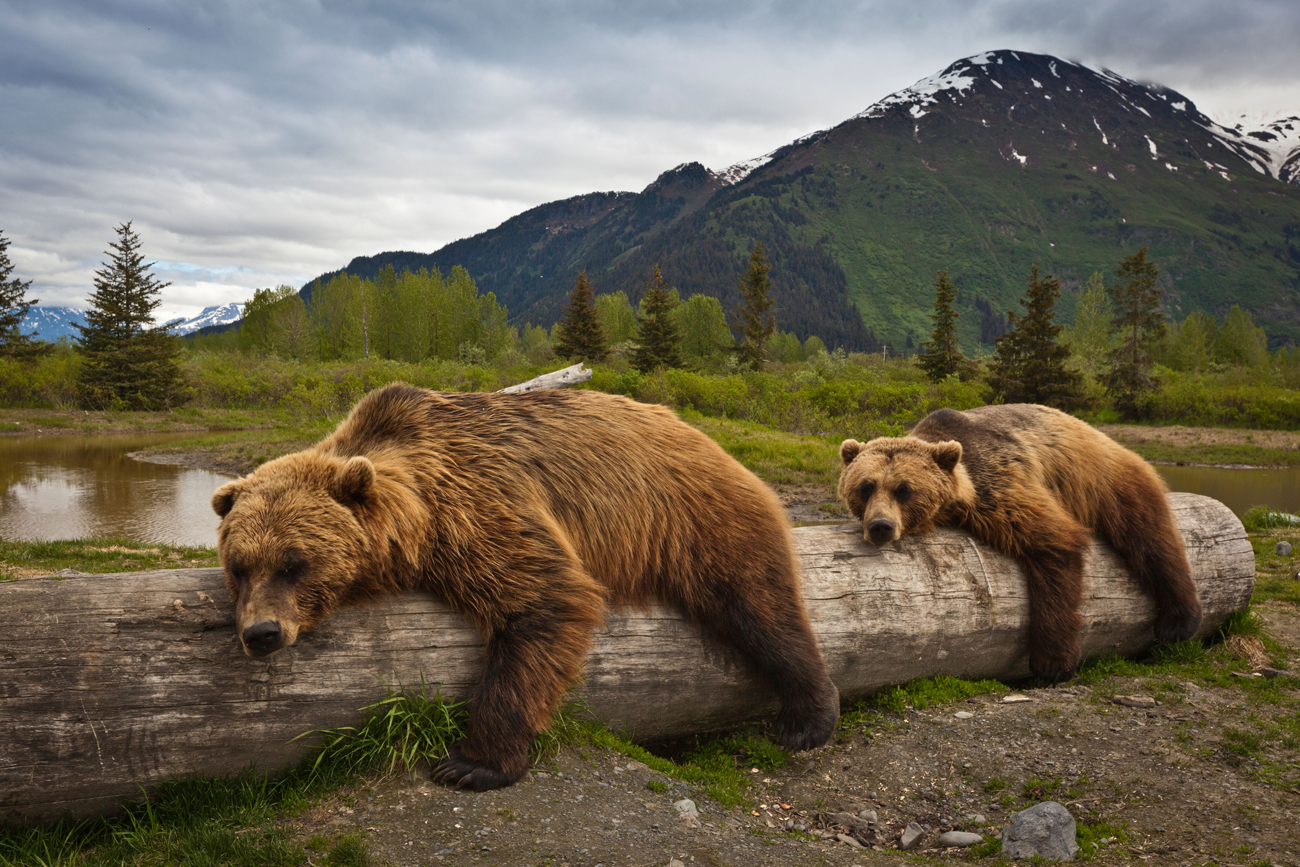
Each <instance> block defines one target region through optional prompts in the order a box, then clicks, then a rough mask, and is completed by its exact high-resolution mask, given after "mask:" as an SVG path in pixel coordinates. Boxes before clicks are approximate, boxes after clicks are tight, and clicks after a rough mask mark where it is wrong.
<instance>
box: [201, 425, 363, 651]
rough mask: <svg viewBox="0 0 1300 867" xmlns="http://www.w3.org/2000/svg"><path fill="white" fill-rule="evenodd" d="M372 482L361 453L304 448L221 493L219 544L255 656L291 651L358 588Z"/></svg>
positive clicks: (247, 647) (246, 642)
mask: <svg viewBox="0 0 1300 867" xmlns="http://www.w3.org/2000/svg"><path fill="white" fill-rule="evenodd" d="M374 486H375V468H374V465H372V464H371V462H370V461H369V460H367V459H366V458H364V457H354V458H350V459H347V460H344V459H342V458H336V457H327V456H324V455H321V454H320V453H318V452H310V451H308V452H299V453H297V454H292V455H286V456H285V457H282V458H278V459H276V460H274V461H270V462H268V463H266V464H264V465H263V466H261V467H260V468H258V469H257V471H255V472H254V473H252V474H251V475H248V476H245V477H244V478H242V479H238V480H236V481H233V482H231V483H230V484H228V485H224V486H222V487H221V488H218V489H217V491H216V493H214V494H213V495H212V509H213V511H215V512H216V513H217V514H218V515H220V516H221V526H220V527H219V529H218V531H217V548H218V551H219V553H220V555H221V563H222V565H223V566H224V567H225V570H226V586H227V587H228V588H229V590H230V596H231V598H232V599H233V600H234V601H235V629H236V631H237V632H238V634H239V639H240V641H241V642H242V644H243V646H244V652H245V653H247V654H248V655H249V656H267V655H269V654H272V653H275V652H276V651H277V650H280V649H282V648H285V647H288V646H289V645H291V644H293V643H294V641H296V640H297V638H298V633H299V632H301V631H303V630H306V629H310V628H311V627H313V626H315V625H316V624H317V623H319V622H320V621H321V620H323V619H324V618H325V617H326V616H327V615H328V614H329V613H330V612H331V611H333V610H334V609H336V608H338V607H340V606H341V605H344V604H347V603H349V602H352V601H355V599H354V597H355V596H357V595H358V593H359V592H360V591H361V590H362V581H361V575H360V570H361V567H362V564H363V563H364V562H365V557H364V556H363V555H364V552H365V550H366V547H367V543H366V539H367V537H366V534H365V533H364V532H363V528H362V525H361V522H360V520H359V519H358V515H357V511H358V510H359V509H361V508H364V506H365V504H366V502H367V500H368V498H369V497H370V496H371V495H372V493H373V489H374Z"/></svg>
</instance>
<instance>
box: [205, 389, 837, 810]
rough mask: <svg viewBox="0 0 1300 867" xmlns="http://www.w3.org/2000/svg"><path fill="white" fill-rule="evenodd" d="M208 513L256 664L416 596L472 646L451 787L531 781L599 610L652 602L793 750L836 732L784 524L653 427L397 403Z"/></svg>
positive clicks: (702, 457)
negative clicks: (727, 652) (305, 637)
mask: <svg viewBox="0 0 1300 867" xmlns="http://www.w3.org/2000/svg"><path fill="white" fill-rule="evenodd" d="M212 506H213V509H214V510H215V511H216V513H217V514H218V515H220V516H221V519H222V520H221V525H220V529H219V531H218V539H219V541H218V547H219V551H220V554H221V561H222V563H223V565H224V566H225V571H226V582H227V584H228V586H229V588H230V593H231V597H232V598H233V599H234V600H235V601H236V607H235V611H236V616H235V623H236V629H237V630H238V633H239V636H240V639H241V641H242V642H243V646H244V649H245V652H246V653H248V654H249V655H250V656H265V655H267V654H271V653H275V652H276V651H278V650H280V649H282V648H285V647H287V646H289V645H291V644H293V642H294V640H295V639H296V638H297V636H298V634H299V633H300V632H301V631H303V630H306V629H310V628H311V627H312V626H314V625H316V624H318V623H320V622H321V620H322V619H323V618H325V617H327V616H328V615H329V614H330V612H332V611H334V610H335V609H337V608H339V607H341V606H344V605H351V604H354V603H358V602H361V601H363V600H365V599H368V598H372V597H376V596H380V595H385V594H394V593H403V592H406V591H409V590H417V589H419V590H425V591H429V592H431V593H434V594H435V595H437V596H439V597H441V598H442V599H444V600H445V601H446V602H447V603H448V604H449V605H450V606H451V607H452V608H453V609H455V610H456V611H459V612H461V613H462V614H464V615H465V616H466V617H468V618H469V619H470V620H471V621H473V623H474V624H475V625H476V626H477V627H478V628H479V629H480V630H481V632H482V633H483V634H484V636H485V637H486V639H487V666H486V668H485V671H484V674H483V677H482V680H481V681H480V683H479V684H478V686H477V688H476V690H475V692H474V694H473V696H472V698H471V704H470V720H469V729H468V732H467V734H466V736H465V738H464V739H463V740H461V741H460V742H459V743H457V744H456V745H454V746H453V747H452V749H451V751H450V753H449V755H448V756H447V758H446V759H444V760H443V761H442V762H441V764H439V765H438V766H437V768H435V771H434V774H435V776H436V778H437V779H439V780H441V781H443V782H445V783H448V784H451V785H455V786H459V787H464V788H470V789H476V790H484V789H492V788H498V787H501V786H507V785H509V784H511V783H513V782H514V781H516V780H518V779H519V778H520V777H521V776H523V774H524V773H525V772H526V771H527V768H528V749H529V746H530V745H531V743H532V741H533V737H534V735H535V734H536V733H537V732H538V731H540V730H542V729H543V728H545V727H546V726H547V725H548V724H549V722H550V720H551V719H552V717H553V716H554V714H555V711H556V709H557V706H558V705H559V702H560V700H561V698H562V697H563V696H564V694H565V692H566V690H567V689H568V687H569V684H570V683H571V681H572V680H573V679H574V678H575V677H576V676H577V674H578V670H579V668H580V666H581V663H582V660H583V658H584V656H585V655H586V652H587V649H588V646H589V644H590V642H591V634H592V630H593V629H595V628H596V627H597V626H598V625H599V624H600V623H601V622H602V619H603V616H604V612H605V610H606V608H607V607H608V606H611V605H634V606H644V605H646V604H648V603H649V602H650V601H651V600H658V601H662V602H665V603H667V604H669V605H672V606H675V607H676V608H677V609H679V610H680V611H681V612H682V613H683V614H685V615H686V616H687V617H688V618H690V619H691V620H693V621H695V622H696V623H698V624H699V625H700V626H701V627H703V629H704V631H705V632H706V633H707V634H710V635H712V636H713V637H715V638H716V639H719V640H721V641H722V642H724V643H726V644H728V645H730V646H731V647H733V648H735V649H736V650H738V651H739V652H740V654H741V655H742V656H743V657H744V658H745V659H746V660H747V661H748V662H749V663H750V664H751V665H752V667H753V669H754V670H755V672H756V673H757V674H758V675H759V676H760V677H761V678H763V679H764V680H766V681H767V682H768V683H769V684H770V685H771V687H772V688H773V689H774V690H775V691H776V692H777V694H778V695H779V696H780V699H781V709H780V712H779V715H778V717H777V720H776V732H777V737H778V739H779V740H780V742H781V743H782V744H783V745H784V746H785V747H786V748H788V749H791V750H802V749H808V748H811V747H815V746H819V745H821V744H823V743H825V742H826V741H827V740H828V739H829V738H830V736H831V734H832V733H833V731H834V728H835V724H836V721H837V720H838V718H839V696H838V693H837V692H836V689H835V686H834V684H832V683H831V681H830V679H829V677H827V674H826V668H825V666H824V664H823V662H822V658H821V653H820V651H819V650H818V647H817V642H816V639H815V638H814V637H813V634H812V630H811V629H810V627H809V624H808V618H807V615H806V613H805V612H804V607H803V602H802V597H801V595H800V590H799V576H798V571H797V568H796V565H795V561H794V555H793V552H792V549H791V546H790V538H789V530H788V527H787V523H786V520H785V516H784V513H783V512H782V510H781V506H780V504H779V503H778V501H777V499H776V497H775V496H774V495H773V494H772V492H771V491H770V490H769V489H768V488H767V487H766V486H765V485H764V484H763V483H762V482H760V481H759V480H758V479H757V478H756V477H755V476H754V475H753V474H752V473H750V472H749V471H748V470H746V469H745V468H744V467H742V466H741V465H740V464H739V463H737V462H736V461H735V460H734V459H732V458H731V457H730V456H729V455H727V453H726V452H724V451H723V450H722V449H721V448H719V447H718V446H717V444H715V443H714V442H713V441H712V440H710V439H709V438H708V437H706V436H705V435H704V434H702V433H700V432H699V431H697V430H695V429H694V428H692V427H689V426H687V425H686V424H684V423H683V422H681V421H680V420H678V418H677V417H676V416H675V415H673V413H672V412H670V411H669V410H667V409H665V408H663V407H658V406H647V405H644V404H639V403H636V402H634V401H632V400H628V399H627V398H624V397H619V396H616V395H608V394H602V393H600V392H594V391H573V392H568V391H540V392H533V393H529V394H509V395H507V394H455V393H447V394H442V393H436V392H432V391H425V390H423V389H419V388H414V387H412V386H409V385H405V384H394V385H389V386H386V387H384V388H381V389H379V390H377V391H375V392H372V393H371V394H369V395H367V396H366V397H364V398H362V400H361V401H360V402H359V403H358V404H357V405H356V407H355V408H354V409H353V410H352V413H351V414H350V415H349V416H348V418H347V419H346V420H345V421H343V423H342V424H341V425H339V427H338V429H337V430H336V431H335V432H334V433H333V434H331V435H330V436H329V437H327V438H325V439H324V440H322V441H321V442H320V443H317V444H316V445H315V446H313V447H312V448H310V449H307V450H305V451H301V452H298V453H296V454H291V455H286V456H285V457H282V458H278V459H276V460H273V461H270V462H268V463H266V464H265V465H263V466H262V467H260V468H259V469H257V470H256V471H255V472H253V473H252V474H251V475H248V476H245V477H244V478H242V479H239V480H237V481H234V482H231V483H230V484H228V485H225V486H224V487H222V488H220V489H219V490H218V491H217V492H216V493H215V494H214V495H213V498H212Z"/></svg>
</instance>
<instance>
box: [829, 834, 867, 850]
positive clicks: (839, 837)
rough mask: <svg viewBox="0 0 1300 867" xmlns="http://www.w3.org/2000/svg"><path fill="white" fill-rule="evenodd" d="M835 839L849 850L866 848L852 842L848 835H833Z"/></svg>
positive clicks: (855, 841) (854, 841) (856, 842)
mask: <svg viewBox="0 0 1300 867" xmlns="http://www.w3.org/2000/svg"><path fill="white" fill-rule="evenodd" d="M835 839H836V840H839V841H840V842H841V843H843V844H845V845H846V846H849V847H850V848H853V849H864V848H866V847H865V846H863V845H862V844H861V843H859V842H858V841H857V840H854V839H853V838H852V837H850V836H849V835H848V834H836V835H835Z"/></svg>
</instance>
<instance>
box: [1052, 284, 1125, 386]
mask: <svg viewBox="0 0 1300 867" xmlns="http://www.w3.org/2000/svg"><path fill="white" fill-rule="evenodd" d="M1114 318H1115V312H1114V309H1113V308H1112V307H1111V303H1110V296H1109V295H1108V294H1107V292H1106V287H1105V285H1104V284H1103V283H1102V279H1101V274H1099V273H1097V272H1093V274H1092V276H1090V277H1089V278H1088V282H1087V283H1086V284H1085V285H1084V287H1083V289H1082V290H1080V292H1079V297H1078V298H1077V299H1075V302H1074V325H1072V326H1071V327H1069V328H1067V329H1066V330H1065V331H1064V332H1063V333H1062V334H1061V342H1062V343H1064V344H1065V345H1066V346H1068V347H1069V350H1070V356H1071V358H1070V360H1071V362H1072V363H1073V364H1074V365H1075V366H1076V367H1077V368H1078V369H1079V370H1080V371H1082V372H1083V373H1084V375H1086V376H1089V377H1092V378H1093V379H1096V378H1097V377H1099V376H1101V375H1102V374H1103V373H1105V372H1106V371H1107V370H1109V369H1110V354H1111V350H1112V348H1113V343H1114V335H1113V332H1112V331H1111V320H1112V319H1114Z"/></svg>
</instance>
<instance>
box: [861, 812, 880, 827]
mask: <svg viewBox="0 0 1300 867" xmlns="http://www.w3.org/2000/svg"><path fill="white" fill-rule="evenodd" d="M858 818H859V819H864V820H866V821H867V822H868V823H870V824H872V825H874V824H876V811H875V810H863V811H862V812H861V813H858Z"/></svg>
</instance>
